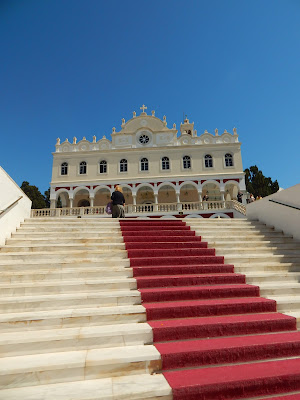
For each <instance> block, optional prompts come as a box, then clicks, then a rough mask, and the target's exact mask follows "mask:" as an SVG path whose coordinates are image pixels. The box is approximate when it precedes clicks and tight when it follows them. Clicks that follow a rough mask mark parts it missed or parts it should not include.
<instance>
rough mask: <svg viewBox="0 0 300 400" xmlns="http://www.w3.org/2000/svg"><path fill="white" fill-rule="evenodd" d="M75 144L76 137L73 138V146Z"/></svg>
mask: <svg viewBox="0 0 300 400" xmlns="http://www.w3.org/2000/svg"><path fill="white" fill-rule="evenodd" d="M76 143H77V137H75V136H74V137H73V144H76Z"/></svg>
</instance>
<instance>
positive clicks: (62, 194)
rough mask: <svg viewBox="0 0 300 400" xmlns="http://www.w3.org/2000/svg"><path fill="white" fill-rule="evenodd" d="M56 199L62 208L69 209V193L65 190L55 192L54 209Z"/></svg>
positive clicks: (56, 202)
mask: <svg viewBox="0 0 300 400" xmlns="http://www.w3.org/2000/svg"><path fill="white" fill-rule="evenodd" d="M58 198H60V201H61V206H62V207H63V208H64V207H70V192H69V191H68V190H67V189H59V190H58V191H57V192H55V207H57V205H58Z"/></svg>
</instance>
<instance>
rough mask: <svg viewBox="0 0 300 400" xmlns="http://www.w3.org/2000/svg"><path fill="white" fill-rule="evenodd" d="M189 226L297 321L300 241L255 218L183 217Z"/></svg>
mask: <svg viewBox="0 0 300 400" xmlns="http://www.w3.org/2000/svg"><path fill="white" fill-rule="evenodd" d="M186 221H187V224H188V225H189V226H190V227H191V229H193V230H195V231H196V234H198V235H201V236H202V239H203V240H205V241H207V242H208V247H212V248H215V249H216V254H217V255H224V256H225V263H232V264H234V266H235V268H234V270H235V272H237V273H242V274H245V275H246V282H247V283H249V284H253V285H258V286H259V287H260V294H261V296H263V297H266V298H271V299H274V300H276V301H277V310H278V311H280V312H282V313H285V314H288V315H291V316H294V317H296V318H297V321H298V324H299V322H300V284H299V282H300V242H297V241H295V240H294V239H293V238H292V236H289V235H283V233H282V232H278V231H275V230H274V229H273V227H268V226H266V225H265V224H263V223H260V222H258V221H249V220H247V219H226V220H225V219H217V218H216V219H196V218H194V219H186Z"/></svg>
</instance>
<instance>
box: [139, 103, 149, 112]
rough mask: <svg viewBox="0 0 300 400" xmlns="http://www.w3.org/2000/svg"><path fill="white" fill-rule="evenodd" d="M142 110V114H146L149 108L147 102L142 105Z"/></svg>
mask: <svg viewBox="0 0 300 400" xmlns="http://www.w3.org/2000/svg"><path fill="white" fill-rule="evenodd" d="M140 110H142V113H141V114H146V113H145V110H147V107H146V106H145V104H143V105H142V107H140Z"/></svg>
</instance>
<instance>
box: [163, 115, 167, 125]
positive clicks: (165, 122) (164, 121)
mask: <svg viewBox="0 0 300 400" xmlns="http://www.w3.org/2000/svg"><path fill="white" fill-rule="evenodd" d="M163 124H164V126H167V117H166V116H165V115H164V116H163Z"/></svg>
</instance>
